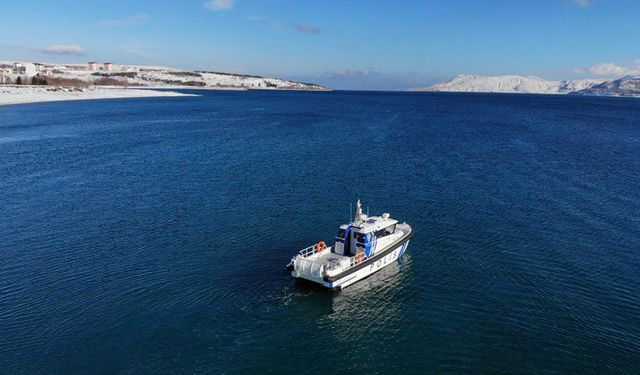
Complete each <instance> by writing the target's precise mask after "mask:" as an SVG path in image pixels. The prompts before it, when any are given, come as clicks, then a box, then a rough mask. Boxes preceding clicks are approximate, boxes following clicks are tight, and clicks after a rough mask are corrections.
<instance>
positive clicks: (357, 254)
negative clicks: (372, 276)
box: [356, 251, 364, 264]
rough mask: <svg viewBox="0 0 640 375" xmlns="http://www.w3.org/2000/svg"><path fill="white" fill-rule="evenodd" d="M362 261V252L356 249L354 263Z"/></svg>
mask: <svg viewBox="0 0 640 375" xmlns="http://www.w3.org/2000/svg"><path fill="white" fill-rule="evenodd" d="M363 261H364V252H362V251H358V252H357V253H356V264H360V263H362V262H363Z"/></svg>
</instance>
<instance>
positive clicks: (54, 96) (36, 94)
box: [0, 85, 192, 105]
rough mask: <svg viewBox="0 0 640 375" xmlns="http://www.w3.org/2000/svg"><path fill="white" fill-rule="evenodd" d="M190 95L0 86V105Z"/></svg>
mask: <svg viewBox="0 0 640 375" xmlns="http://www.w3.org/2000/svg"><path fill="white" fill-rule="evenodd" d="M162 96H192V95H189V94H182V93H178V92H174V91H158V90H141V89H126V88H114V87H88V88H71V87H56V86H13V85H12V86H0V105H4V104H19V103H37V102H51V101H60V100H84V99H116V98H142V97H162Z"/></svg>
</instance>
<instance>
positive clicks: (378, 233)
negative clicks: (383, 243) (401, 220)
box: [375, 224, 396, 238]
mask: <svg viewBox="0 0 640 375" xmlns="http://www.w3.org/2000/svg"><path fill="white" fill-rule="evenodd" d="M395 231H396V225H395V224H393V225H390V226H388V227H386V228H383V229H380V230H377V231H376V232H375V234H376V237H377V238H382V237H384V236H388V235H390V234H393V233H395Z"/></svg>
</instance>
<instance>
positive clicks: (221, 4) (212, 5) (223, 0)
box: [204, 0, 235, 12]
mask: <svg viewBox="0 0 640 375" xmlns="http://www.w3.org/2000/svg"><path fill="white" fill-rule="evenodd" d="M234 5H235V0H209V1H207V2H206V3H205V4H204V6H205V7H206V8H207V9H209V10H213V11H214V12H218V11H221V10H229V9H232V8H233V6H234Z"/></svg>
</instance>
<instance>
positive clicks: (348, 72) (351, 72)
mask: <svg viewBox="0 0 640 375" xmlns="http://www.w3.org/2000/svg"><path fill="white" fill-rule="evenodd" d="M371 74H374V72H373V70H372V69H371V68H365V69H349V68H347V69H341V70H335V71H330V72H324V73H322V75H321V76H322V77H326V78H331V79H336V78H358V77H367V76H369V75H371Z"/></svg>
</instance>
